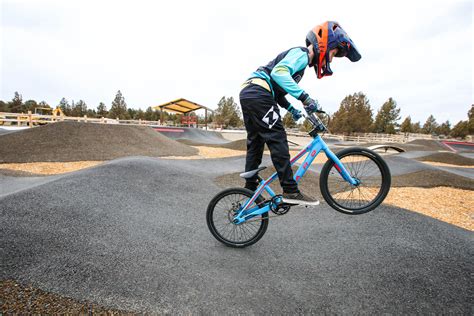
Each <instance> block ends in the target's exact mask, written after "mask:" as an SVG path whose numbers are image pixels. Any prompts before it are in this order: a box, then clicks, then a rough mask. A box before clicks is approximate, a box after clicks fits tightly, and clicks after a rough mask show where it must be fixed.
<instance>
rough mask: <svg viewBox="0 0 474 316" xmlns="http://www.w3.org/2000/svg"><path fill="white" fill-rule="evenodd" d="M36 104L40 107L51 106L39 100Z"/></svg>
mask: <svg viewBox="0 0 474 316" xmlns="http://www.w3.org/2000/svg"><path fill="white" fill-rule="evenodd" d="M38 106H39V107H40V108H51V106H49V104H48V103H46V101H41V102H40V103H38Z"/></svg>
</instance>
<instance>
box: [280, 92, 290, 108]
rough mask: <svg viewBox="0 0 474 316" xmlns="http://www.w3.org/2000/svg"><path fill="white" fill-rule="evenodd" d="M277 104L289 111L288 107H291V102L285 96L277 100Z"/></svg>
mask: <svg viewBox="0 0 474 316" xmlns="http://www.w3.org/2000/svg"><path fill="white" fill-rule="evenodd" d="M277 103H278V104H279V105H280V106H281V107H282V108H285V109H287V110H288V107H289V106H290V102H288V100H287V99H286V98H285V96H284V95H281V96H280V97H278V99H277Z"/></svg>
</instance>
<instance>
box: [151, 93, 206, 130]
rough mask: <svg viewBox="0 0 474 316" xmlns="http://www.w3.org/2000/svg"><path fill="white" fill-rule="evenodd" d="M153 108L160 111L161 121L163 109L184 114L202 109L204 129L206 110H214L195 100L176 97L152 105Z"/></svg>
mask: <svg viewBox="0 0 474 316" xmlns="http://www.w3.org/2000/svg"><path fill="white" fill-rule="evenodd" d="M153 108H154V109H155V110H160V111H161V116H160V119H161V122H163V111H166V112H170V113H177V114H183V115H186V114H189V113H191V112H193V111H196V110H200V109H204V113H205V122H206V129H207V111H211V112H214V111H213V110H211V109H209V108H207V107H205V106H203V105H200V104H197V103H195V102H192V101H189V100H186V99H183V98H180V99H176V100H173V101H170V102H167V103H165V104H161V105H157V106H154V107H153Z"/></svg>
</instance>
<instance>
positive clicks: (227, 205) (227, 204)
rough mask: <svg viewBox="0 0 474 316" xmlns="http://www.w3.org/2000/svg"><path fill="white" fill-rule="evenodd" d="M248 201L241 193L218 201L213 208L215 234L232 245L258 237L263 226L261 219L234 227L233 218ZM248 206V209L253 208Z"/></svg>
mask: <svg viewBox="0 0 474 316" xmlns="http://www.w3.org/2000/svg"><path fill="white" fill-rule="evenodd" d="M248 199H249V196H246V195H244V194H242V193H232V194H229V195H226V196H225V197H223V198H222V199H220V200H219V201H218V202H217V203H216V205H215V206H214V212H213V214H212V216H213V225H214V229H215V231H216V232H217V234H218V235H219V236H220V237H221V238H222V239H223V240H225V241H227V242H230V243H233V244H244V243H247V242H249V241H251V240H252V239H254V238H256V237H257V236H258V233H259V231H260V229H261V227H262V225H263V218H262V216H260V218H261V220H260V221H258V220H257V221H254V220H253V221H246V222H244V223H242V224H239V225H236V224H234V223H233V218H234V216H235V214H236V213H238V211H239V210H240V209H241V208H242V206H243V205H244V204H245V202H246V201H247V200H248ZM254 206H255V203H254V204H253V205H250V207H254Z"/></svg>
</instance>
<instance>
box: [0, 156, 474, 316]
mask: <svg viewBox="0 0 474 316" xmlns="http://www.w3.org/2000/svg"><path fill="white" fill-rule="evenodd" d="M243 159H244V158H243V157H237V158H229V159H216V160H204V161H177V160H166V159H161V158H145V157H130V158H121V159H118V160H113V161H110V162H108V163H105V164H102V165H100V166H97V167H94V168H90V169H85V170H82V171H77V172H73V173H70V174H64V175H61V176H55V177H51V178H50V177H43V178H42V180H41V181H44V182H42V183H36V184H35V185H30V186H27V187H25V188H23V189H21V188H20V186H18V187H17V189H16V190H14V191H11V192H4V194H3V195H2V196H0V216H1V222H2V225H1V226H0V232H1V236H2V247H1V249H0V256H1V258H2V267H1V279H14V280H16V281H17V282H19V283H27V284H29V283H31V284H33V285H34V286H36V287H38V288H41V289H43V290H46V291H51V292H53V293H58V294H60V295H63V296H66V297H72V298H75V299H79V300H88V301H91V302H96V303H98V304H101V305H103V306H108V307H111V308H118V309H121V310H129V311H133V312H144V311H145V312H146V311H147V312H157V313H179V314H183V313H204V314H211V313H212V314H224V313H225V314H244V313H245V314H264V313H265V314H310V313H331V314H342V313H344V314H349V313H350V314H353V313H364V314H369V313H370V314H371V313H377V314H380V313H391V314H392V313H397V314H402V313H411V314H419V313H423V314H427V313H437V314H438V313H443V314H444V313H453V314H469V313H471V312H472V297H473V295H472V294H473V285H472V284H473V282H472V273H473V260H472V259H473V254H474V249H473V238H472V232H469V231H467V230H464V229H461V228H458V227H455V226H452V225H449V224H447V223H444V222H441V221H438V220H435V219H432V218H429V217H426V216H423V215H420V214H417V213H413V212H410V211H407V210H403V209H399V208H395V207H389V206H381V207H379V208H378V209H377V210H375V211H373V212H370V213H368V214H365V215H361V216H348V215H344V214H340V213H337V212H336V211H334V210H332V209H331V208H329V207H328V206H327V205H326V204H325V203H322V204H321V205H320V206H319V207H318V208H316V209H305V208H293V209H292V210H291V211H290V213H289V214H287V215H284V216H282V217H280V218H277V219H273V218H272V219H270V225H269V229H268V231H267V233H266V235H265V236H264V237H263V239H262V240H260V241H259V242H258V243H257V244H255V245H253V246H251V247H248V248H246V249H232V248H228V247H225V246H224V245H222V244H220V243H219V242H217V241H216V240H215V239H214V238H213V237H212V236H211V234H210V233H209V231H208V229H207V226H206V222H205V211H206V207H207V204H208V202H209V200H210V199H211V198H212V197H213V196H214V195H215V194H216V193H217V192H218V191H219V190H221V189H222V188H219V187H218V186H216V184H215V183H214V182H213V178H214V177H215V176H218V175H222V174H226V173H229V172H236V171H239V170H238V169H239V167H240V166H243V164H242V163H243ZM225 166H228V167H227V168H226V167H225ZM213 168H214V169H213ZM48 178H50V181H46V180H45V179H48ZM0 180H1V181H2V182H1V185H2V186H3V185H8V181H10V180H11V179H10V178H9V177H3V178H2V179H0Z"/></svg>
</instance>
